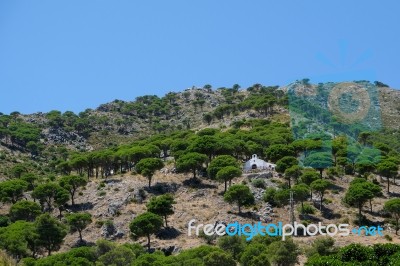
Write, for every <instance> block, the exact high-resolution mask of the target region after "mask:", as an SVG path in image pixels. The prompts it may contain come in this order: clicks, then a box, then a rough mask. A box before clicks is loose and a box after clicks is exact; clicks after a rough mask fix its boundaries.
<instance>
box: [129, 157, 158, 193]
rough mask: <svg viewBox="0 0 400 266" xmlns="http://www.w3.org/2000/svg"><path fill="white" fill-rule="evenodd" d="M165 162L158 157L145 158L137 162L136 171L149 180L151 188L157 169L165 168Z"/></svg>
mask: <svg viewBox="0 0 400 266" xmlns="http://www.w3.org/2000/svg"><path fill="white" fill-rule="evenodd" d="M163 166H164V164H163V162H162V161H161V160H160V159H158V158H145V159H142V160H140V161H139V162H138V163H137V164H136V171H137V172H138V173H139V174H141V175H143V176H144V177H146V178H147V179H148V180H149V188H150V187H151V179H152V178H153V175H154V173H155V172H156V171H157V170H160V169H161V168H163Z"/></svg>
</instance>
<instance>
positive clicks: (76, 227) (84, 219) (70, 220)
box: [66, 212, 92, 242]
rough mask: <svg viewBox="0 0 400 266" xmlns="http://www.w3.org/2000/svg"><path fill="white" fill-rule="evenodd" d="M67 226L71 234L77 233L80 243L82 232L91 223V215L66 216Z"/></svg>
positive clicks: (74, 214)
mask: <svg viewBox="0 0 400 266" xmlns="http://www.w3.org/2000/svg"><path fill="white" fill-rule="evenodd" d="M66 219H67V224H68V225H69V227H70V230H71V232H75V231H78V233H79V239H80V241H81V242H82V241H83V239H82V231H83V230H84V229H85V228H86V227H87V226H88V225H89V224H90V223H91V222H92V215H90V213H85V212H82V213H71V214H68V215H67V216H66Z"/></svg>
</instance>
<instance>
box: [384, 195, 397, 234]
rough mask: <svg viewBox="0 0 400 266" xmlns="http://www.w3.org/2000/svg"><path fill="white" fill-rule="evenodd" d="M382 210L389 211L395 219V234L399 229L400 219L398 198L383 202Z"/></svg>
mask: <svg viewBox="0 0 400 266" xmlns="http://www.w3.org/2000/svg"><path fill="white" fill-rule="evenodd" d="M384 210H385V211H387V212H389V213H390V214H391V215H392V217H393V218H394V219H395V220H396V235H397V232H398V231H399V229H400V228H399V219H400V199H398V198H396V199H390V200H388V201H386V202H385V205H384Z"/></svg>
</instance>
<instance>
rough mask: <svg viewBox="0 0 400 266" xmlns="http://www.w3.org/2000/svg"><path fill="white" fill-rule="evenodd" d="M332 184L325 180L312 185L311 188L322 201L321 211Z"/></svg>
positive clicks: (319, 180)
mask: <svg viewBox="0 0 400 266" xmlns="http://www.w3.org/2000/svg"><path fill="white" fill-rule="evenodd" d="M331 185H332V183H331V182H329V181H327V180H325V179H317V180H315V181H313V182H312V183H311V184H310V188H311V189H312V190H313V191H315V192H316V193H317V194H318V196H319V199H320V205H319V209H320V210H321V209H322V202H323V200H324V195H325V191H326V190H327V189H328V188H329V186H331Z"/></svg>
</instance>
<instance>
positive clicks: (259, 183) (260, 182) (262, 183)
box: [251, 179, 266, 188]
mask: <svg viewBox="0 0 400 266" xmlns="http://www.w3.org/2000/svg"><path fill="white" fill-rule="evenodd" d="M251 184H252V185H253V186H254V187H256V188H266V184H265V181H264V180H263V179H254V180H253V181H252V182H251Z"/></svg>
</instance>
